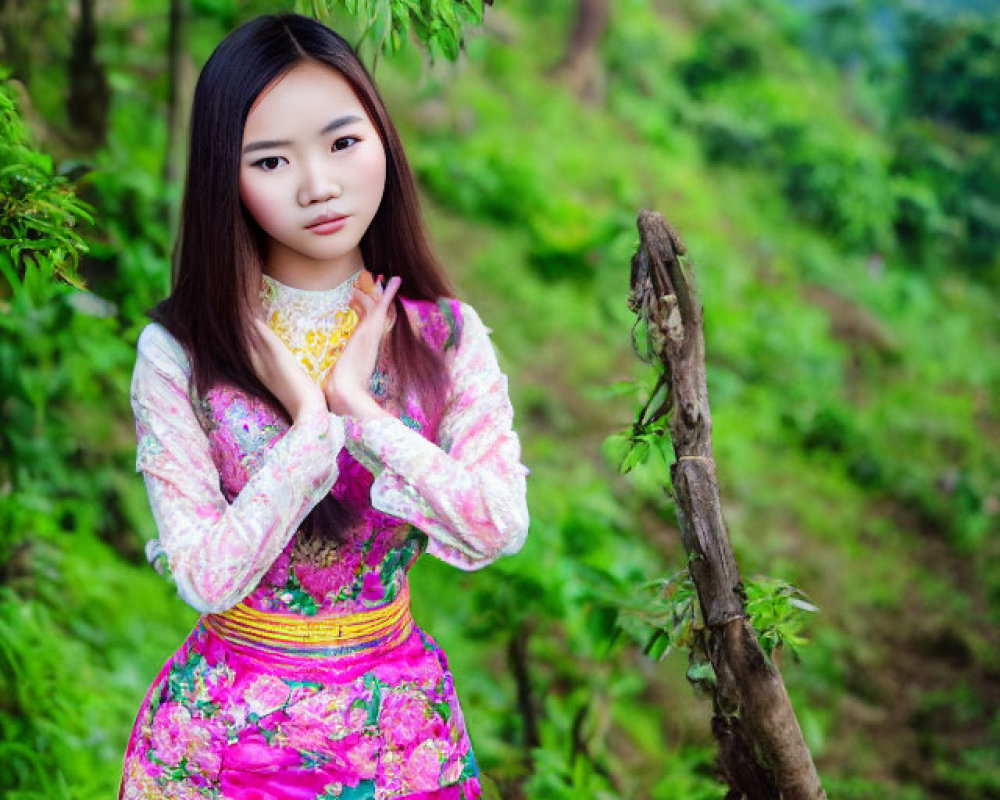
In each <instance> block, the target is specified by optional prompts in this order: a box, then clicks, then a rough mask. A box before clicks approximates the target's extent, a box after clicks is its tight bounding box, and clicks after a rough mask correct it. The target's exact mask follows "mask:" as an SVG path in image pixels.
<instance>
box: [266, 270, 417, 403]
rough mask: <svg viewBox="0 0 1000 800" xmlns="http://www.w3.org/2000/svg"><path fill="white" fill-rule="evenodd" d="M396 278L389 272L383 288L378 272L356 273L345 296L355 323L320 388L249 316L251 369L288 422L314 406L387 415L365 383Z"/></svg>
mask: <svg viewBox="0 0 1000 800" xmlns="http://www.w3.org/2000/svg"><path fill="white" fill-rule="evenodd" d="M401 282H402V281H401V279H400V278H399V277H398V276H395V277H393V278H390V279H389V282H388V283H387V284H386V285H384V286H383V284H382V283H381V276H379V281H378V282H375V281H372V279H371V274H370V273H368V272H367V270H365V271H363V272H362V273H361V277H360V278H359V280H358V281H357V283H356V284H355V286H354V293H353V294H352V295H351V300H350V306H351V308H353V309H354V310H355V312H357V314H358V324H357V325H356V326H355V328H354V331H353V332H352V333H351V337H350V338H349V339H348V340H347V344H346V346H345V347H344V350H343V352H342V353H341V354H340V358H339V359H338V360H337V363H336V365H335V366H334V368H333V369H332V370H331V371H330V373H329V374H328V375H327V376H326V379H325V380H324V381H323V384H322V386H320V385H317V384H316V383H315V382H314V381H313V379H312V378H310V377H309V374H308V373H307V372H306V371H305V370H304V369H303V368H302V365H301V364H299V362H298V360H297V359H296V358H295V356H294V355H292V353H291V351H290V350H289V349H288V348H287V347H286V346H285V344H284V342H282V341H281V339H279V338H278V336H277V334H275V333H274V331H272V330H271V329H270V328H269V327H268V326H267V323H265V322H264V321H263V320H262V319H259V318H255V319H254V321H253V324H254V327H255V330H256V333H257V338H258V341H257V342H256V343H255V344H254V346H252V347H251V348H250V360H251V362H252V364H253V368H254V371H255V372H256V373H257V377H259V378H260V380H261V382H262V383H263V384H264V385H265V386H266V387H267V388H268V389H270V391H271V392H272V394H274V396H275V397H276V398H278V401H279V402H280V403H281V404H282V405H283V406H284V407H285V410H286V411H287V412H288V414H289V415H290V416H291V418H292V421H293V422H295V420H297V419H298V418H299V417H300V416H302V415H303V414H308V413H311V412H313V411H315V410H319V409H327V410H329V411H332V412H333V413H334V414H353V415H356V416H358V417H361V418H365V417H373V416H379V415H384V414H386V413H387V412H386V411H384V410H383V409H382V408H381V406H379V405H378V403H376V402H375V399H374V398H373V397H372V396H371V395H370V394H369V393H368V384H369V382H370V381H371V376H372V372H373V371H374V369H375V364H376V362H377V361H378V355H379V350H380V348H381V346H382V342H383V339H384V338H385V336H386V334H387V333H388V332H389V330H391V328H392V324H393V322H394V321H395V314H394V309H392V298H393V297H394V296H395V294H396V291H397V290H398V289H399V285H400V283H401Z"/></svg>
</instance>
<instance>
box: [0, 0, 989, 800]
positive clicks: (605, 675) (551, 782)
mask: <svg viewBox="0 0 1000 800" xmlns="http://www.w3.org/2000/svg"><path fill="white" fill-rule="evenodd" d="M324 2H325V0H324ZM182 5H185V6H186V8H187V18H186V22H185V26H184V28H183V35H182V37H181V38H180V39H179V40H177V42H176V47H175V51H174V52H175V54H176V59H175V60H174V61H173V62H171V60H170V58H169V56H168V54H169V53H170V46H169V44H170V43H169V30H170V26H169V13H168V12H169V7H170V3H169V2H168V0H148V1H147V0H144V1H143V2H140V1H139V0H102V1H101V2H95V1H94V0H80V2H69V1H68V0H67V2H60V1H58V0H39V1H38V2H28V0H6V2H4V3H0V47H2V49H0V68H2V70H3V71H4V73H5V79H4V80H3V81H2V82H0V243H2V251H0V764H2V768H0V793H2V794H3V796H4V797H8V798H11V799H12V800H14V799H15V798H16V799H22V798H23V799H25V800H26V799H27V798H64V797H65V798H95V797H109V796H112V794H113V793H114V792H115V790H116V787H117V783H118V779H119V774H120V772H119V771H120V767H121V760H122V757H123V754H124V750H125V745H126V742H127V738H128V733H129V730H130V728H131V725H132V722H133V719H134V715H135V713H136V711H137V710H138V707H139V703H140V701H141V698H142V696H143V694H144V692H145V690H146V688H147V687H148V685H149V683H150V682H151V681H152V679H153V677H154V676H155V675H156V673H157V671H158V670H159V668H160V666H161V665H162V664H163V662H164V661H165V660H166V659H167V658H168V657H169V656H170V654H171V653H172V652H173V651H174V649H175V648H176V647H177V646H178V645H179V644H180V642H181V641H182V639H183V638H184V636H185V635H186V634H187V632H188V631H189V630H190V628H191V626H192V625H193V623H194V621H195V619H196V614H195V612H193V611H192V610H191V609H190V608H188V607H186V606H185V605H184V604H183V603H181V601H180V600H179V599H178V598H177V596H176V594H175V592H174V589H173V587H172V586H171V585H170V584H168V583H167V582H165V581H163V580H162V579H161V578H160V577H159V576H158V575H157V574H156V573H154V571H153V570H152V569H151V568H150V567H149V566H148V565H147V564H146V563H145V561H144V558H143V556H142V549H143V543H144V542H145V540H147V539H149V538H151V537H153V536H155V529H154V526H153V523H152V519H151V516H150V512H149V508H148V504H147V500H146V496H145V491H144V488H143V485H142V482H141V478H140V477H139V476H138V475H136V474H135V473H134V471H133V467H134V457H135V449H134V448H135V441H134V431H133V422H132V417H131V412H130V409H129V401H128V387H129V380H130V375H131V368H132V364H133V361H134V353H135V350H134V348H135V339H136V336H137V334H138V332H139V330H140V329H141V328H142V326H143V325H144V324H145V317H144V312H145V311H146V310H147V309H148V308H150V307H151V306H152V305H153V304H154V303H155V302H157V301H158V300H159V299H161V298H162V297H163V296H165V294H166V292H167V290H168V286H169V250H170V245H171V238H172V226H173V224H174V222H173V220H174V219H175V216H176V207H177V200H178V197H179V181H178V177H177V176H179V175H182V173H183V147H184V141H183V138H184V135H183V130H184V124H185V119H184V116H183V115H184V114H185V113H186V106H187V104H189V102H190V93H191V89H192V86H193V82H194V80H195V78H196V76H197V72H198V69H199V68H200V65H201V64H202V63H203V62H204V60H205V58H206V57H207V56H208V54H209V53H210V52H211V50H212V48H213V47H214V46H215V44H216V43H217V42H218V41H219V40H220V39H221V38H222V37H223V36H224V35H225V34H226V33H227V32H228V31H230V30H232V28H233V27H234V26H236V25H237V24H239V22H241V21H242V20H244V19H247V18H250V17H252V16H255V15H256V14H258V13H264V12H273V11H276V10H293V9H294V10H301V11H307V12H310V13H312V12H313V11H314V9H313V4H312V3H310V4H308V7H306V6H302V5H300V6H299V7H298V8H297V9H296V7H295V6H294V5H293V4H292V3H286V4H282V3H281V2H262V1H260V0H190V2H188V3H185V4H182ZM334 5H338V7H337V8H334V9H333V10H330V11H328V10H326V9H325V5H324V4H323V2H317V3H316V9H315V10H317V11H319V12H321V13H322V18H323V19H324V20H325V21H327V22H328V23H329V24H331V26H332V27H334V28H335V29H337V30H338V31H340V32H342V33H343V34H344V35H345V36H346V37H347V38H348V39H349V40H351V41H357V40H358V39H359V37H360V36H361V32H362V27H363V26H362V25H361V23H360V22H359V20H358V19H357V18H356V17H354V16H352V15H351V14H349V13H348V12H347V11H346V10H344V9H342V8H339V4H334ZM349 5H354V6H358V5H359V4H358V3H357V2H355V3H353V4H349ZM360 5H362V6H365V7H367V6H372V7H376V8H392V7H396V8H398V7H400V6H403V5H405V4H404V3H401V2H398V0H397V1H396V2H391V3H390V0H372V2H371V3H368V2H366V3H362V4H360ZM591 7H593V8H596V9H597V10H598V11H600V10H601V8H602V7H603V8H604V10H605V11H606V16H605V17H603V18H602V17H601V15H600V14H599V15H598V25H597V26H596V28H594V29H593V33H592V35H591V36H588V35H585V34H584V35H574V31H576V32H577V33H578V34H579V33H581V32H583V31H584V29H582V28H579V27H577V21H578V17H579V15H580V13H581V11H583V10H586V9H587V8H591ZM465 37H466V41H465V51H464V52H463V53H462V54H461V55H460V56H459V58H458V59H457V61H454V62H452V61H449V60H448V59H446V58H444V57H443V55H444V54H446V52H447V49H448V40H447V37H446V36H444V35H442V36H441V38H440V39H439V40H438V41H436V42H432V44H431V45H430V47H431V49H430V51H428V50H427V49H426V47H425V46H424V45H422V44H420V43H418V42H417V41H416V40H415V39H414V41H411V42H410V43H409V44H408V45H406V46H403V47H401V49H399V50H398V51H397V52H395V53H390V54H382V55H379V56H378V59H377V63H376V64H375V77H376V79H377V80H378V82H379V84H380V85H381V87H382V89H383V92H384V95H385V97H386V100H387V102H388V105H389V108H390V111H391V113H392V114H393V117H394V119H395V121H396V123H397V125H398V126H399V128H400V130H401V133H402V135H403V137H404V142H405V144H406V147H407V151H408V155H409V158H410V160H411V163H412V164H413V166H414V169H415V171H416V173H417V175H418V178H419V182H420V185H421V188H422V192H423V201H424V208H425V212H426V216H427V219H428V223H429V226H430V228H431V231H432V234H433V238H434V241H435V243H436V245H437V247H438V249H439V251H440V252H441V254H442V256H443V259H444V262H445V263H446V265H447V266H448V269H449V270H450V274H451V276H452V277H453V279H454V281H455V283H456V285H457V287H458V288H459V292H460V295H461V296H462V297H463V299H466V300H468V301H469V302H471V303H472V304H473V305H475V306H476V307H477V309H478V310H479V312H480V314H481V316H482V317H483V319H484V320H485V321H486V323H487V325H489V326H490V327H491V328H492V329H493V332H494V333H493V338H494V342H495V344H496V346H497V349H498V352H499V356H500V360H501V365H502V367H503V368H504V369H505V370H506V371H507V373H508V374H509V376H510V382H511V391H512V396H513V399H514V403H515V408H516V411H517V416H516V420H515V424H516V427H517V429H518V431H519V432H520V434H521V437H522V442H523V447H524V460H525V462H526V464H527V465H528V466H529V467H530V468H531V469H532V475H531V477H530V479H529V504H530V507H531V511H532V526H531V532H530V535H529V538H528V541H527V544H526V545H525V548H524V550H523V551H522V552H521V553H520V554H519V555H517V556H515V557H513V558H507V559H503V560H502V561H500V562H498V563H496V564H494V565H492V566H491V567H490V568H488V569H486V570H484V571H482V572H477V573H470V574H466V573H462V572H460V571H458V570H455V569H451V568H449V567H447V566H446V565H444V564H442V563H440V562H437V561H435V560H434V559H432V558H430V557H425V558H424V559H422V560H421V562H420V563H419V564H418V565H417V566H416V567H415V568H414V570H413V573H412V579H413V595H414V601H413V602H414V615H415V617H416V619H417V621H418V622H419V623H420V624H421V625H422V626H423V627H425V628H426V629H427V630H429V631H430V632H431V633H432V634H433V635H434V636H435V637H436V638H437V639H438V640H439V641H440V642H441V644H442V645H443V646H444V648H445V650H446V651H447V652H448V654H449V658H450V663H451V666H452V668H453V670H454V674H455V680H456V685H457V687H458V691H459V695H460V697H461V699H462V703H463V707H464V709H465V712H466V716H467V717H468V720H469V725H470V731H471V735H472V740H473V744H474V747H475V750H476V754H477V758H478V760H479V762H480V766H481V767H482V768H483V770H484V771H485V772H486V774H487V775H488V776H489V777H490V778H492V779H493V780H494V781H495V782H496V784H497V785H498V786H499V788H500V790H501V792H502V794H503V796H504V797H505V798H511V799H516V798H541V800H547V799H548V798H619V797H622V798H633V797H634V798H657V799H662V800H673V798H682V797H683V798H686V800H700V799H701V798H705V799H706V800H707V799H708V798H719V799H720V800H721V798H723V797H724V796H725V789H724V787H723V785H722V784H721V783H720V782H719V781H718V780H717V778H716V777H714V775H713V767H712V761H713V753H714V745H713V741H712V738H711V734H710V729H709V718H710V714H711V708H710V705H709V702H708V700H707V699H705V698H704V697H702V696H699V695H698V694H697V693H696V692H695V691H694V690H693V688H692V687H691V686H690V685H689V684H688V682H687V681H686V679H685V673H686V671H687V669H688V663H687V658H686V655H685V651H684V649H683V647H682V648H679V649H676V650H673V652H667V653H664V652H663V647H662V646H660V647H658V648H654V649H653V650H651V651H650V652H644V648H643V643H644V642H646V641H647V639H648V635H649V614H646V613H645V611H648V610H649V608H651V607H652V606H651V603H652V602H653V601H651V600H650V599H649V597H648V591H647V593H646V594H643V589H644V587H645V589H646V590H648V588H649V582H651V581H658V580H663V579H666V578H669V577H670V576H671V575H675V574H676V573H677V572H678V571H679V570H681V569H682V568H683V566H684V563H685V558H684V552H683V548H682V546H681V543H680V538H679V535H678V532H677V525H676V517H675V515H674V511H673V506H672V504H671V502H670V498H669V496H668V495H667V493H666V491H665V487H666V484H667V480H668V473H667V460H669V458H670V456H669V449H668V450H667V453H668V455H667V457H666V458H664V457H662V454H661V451H660V450H658V449H657V448H655V447H654V448H650V449H649V452H648V453H646V455H647V456H648V457H647V458H645V459H644V460H640V463H637V464H636V465H635V466H634V468H633V469H631V471H629V472H628V474H622V472H621V471H620V469H619V467H620V466H621V460H622V457H623V453H624V450H625V447H624V438H625V437H623V435H622V434H621V432H622V431H623V430H624V429H626V428H627V427H628V425H629V424H630V423H631V420H632V417H633V415H634V413H635V410H636V408H637V407H638V404H639V403H640V401H641V400H642V399H643V395H644V392H645V391H646V389H647V387H648V386H649V383H650V379H651V377H652V373H651V371H650V369H649V368H648V367H646V366H644V365H643V364H642V363H640V362H639V360H638V359H637V358H636V357H635V355H634V353H633V351H632V347H631V340H630V336H631V330H632V325H633V322H634V318H633V317H632V315H631V314H630V312H629V311H628V309H627V307H626V299H627V295H628V278H629V261H630V257H631V255H632V253H633V252H634V251H635V248H636V246H637V244H638V235H637V232H636V228H635V215H636V212H637V211H638V210H639V209H640V208H652V209H656V210H658V211H660V212H662V213H663V214H664V215H665V216H666V217H667V218H668V219H669V220H670V221H671V222H672V223H673V224H674V225H675V226H676V228H677V229H678V231H679V232H680V234H681V236H682V237H683V239H684V240H685V242H686V244H687V246H688V249H689V251H690V254H691V257H692V260H693V263H694V268H695V271H696V276H697V280H698V283H699V289H700V292H701V296H702V300H703V302H704V308H705V329H706V343H707V358H708V380H709V390H710V397H711V402H712V411H713V417H714V444H715V455H716V461H717V464H718V469H719V476H720V482H721V486H722V492H723V506H724V511H725V513H726V518H727V522H728V525H729V532H730V535H731V538H732V542H733V546H734V549H735V552H736V557H737V560H738V563H739V565H740V568H741V570H742V572H743V575H744V577H746V578H747V579H748V581H749V580H755V581H758V582H759V584H760V585H775V584H774V582H776V581H787V582H789V583H791V584H793V585H794V586H796V587H798V588H799V589H800V590H802V592H804V593H805V596H806V597H808V599H809V601H810V602H812V603H814V604H815V605H816V606H818V607H819V611H818V612H808V611H803V612H801V613H800V614H799V615H798V616H792V617H788V618H781V617H782V613H783V612H782V613H779V611H780V610H779V611H775V609H773V608H772V609H771V610H770V611H768V610H767V609H764V610H763V611H759V612H758V613H757V615H756V617H755V624H757V625H758V628H759V629H760V630H761V633H762V636H763V635H764V634H765V633H767V634H769V635H774V634H775V633H776V632H777V634H778V635H780V636H781V637H782V638H783V641H784V642H785V643H784V644H783V645H781V646H780V647H778V648H777V649H776V650H775V657H776V659H777V661H778V663H779V665H780V666H781V669H782V673H783V676H784V679H785V682H786V684H787V686H788V688H789V692H790V694H791V697H792V700H793V703H794V705H795V708H796V711H797V714H798V717H799V720H800V722H801V724H802V727H803V730H804V733H805V736H806V739H807V742H808V744H809V746H810V748H811V750H812V753H813V755H814V757H815V760H816V764H817V767H818V769H819V772H820V775H821V778H822V780H823V782H824V785H825V787H826V789H827V791H828V793H829V795H830V797H831V798H901V799H903V800H921V799H922V798H937V797H941V798H962V799H963V800H964V799H968V800H981V799H982V798H998V797H1000V648H998V643H1000V540H998V537H997V533H998V527H1000V526H998V520H1000V454H998V447H1000V402H998V399H997V398H998V394H1000V335H998V334H1000V312H998V304H997V288H998V286H1000V145H998V141H1000V139H998V134H1000V2H986V0H983V2H978V3H977V2H971V1H970V2H947V3H946V2H934V3H930V2H927V3H917V2H904V0H884V1H882V0H859V1H858V2H838V1H837V0H831V1H829V2H823V1H821V0H813V1H812V2H791V1H790V0H745V1H743V2H739V1H738V0H713V2H705V0H654V1H653V2H645V1H643V0H617V2H608V3H604V2H594V3H589V2H586V1H585V0H532V2H528V0H495V3H494V6H493V7H491V8H486V10H485V19H484V22H483V25H482V26H476V25H472V26H470V27H467V28H466V30H465ZM366 41H367V43H368V44H370V43H371V42H372V37H371V36H369V37H367V40H366ZM389 41H390V42H391V41H392V40H391V37H390V39H389ZM402 43H403V42H402V41H401V40H397V44H402ZM368 44H366V45H365V47H366V48H367V49H365V48H363V49H362V52H363V53H364V54H366V60H367V61H368V63H369V64H371V63H372V59H373V56H374V52H375V51H374V49H373V48H371V47H368ZM428 52H430V53H433V54H434V55H435V56H436V57H435V58H434V59H433V63H430V62H429V58H428ZM171 63H173V69H171ZM175 93H176V94H175ZM172 96H173V97H175V98H176V101H175V102H174V104H173V108H175V109H180V111H181V113H180V114H179V115H174V116H171V114H170V113H169V109H170V108H171V99H170V98H171V97H172ZM171 128H172V129H173V130H174V131H175V134H174V135H173V137H171V135H170V130H171ZM178 131H179V132H180V133H179V134H178V133H177V132H178ZM168 153H171V154H172V155H170V156H168ZM74 264H78V267H77V268H76V269H74ZM60 275H61V276H62V277H63V278H65V279H66V280H61V279H60ZM74 275H78V276H79V277H78V278H75V277H74ZM74 283H75V284H76V285H74ZM634 456H635V453H633V459H632V460H635V458H634ZM765 576H769V577H765ZM769 580H771V581H772V583H770V584H768V583H767V582H768V581H769ZM655 585H656V584H654V586H655ZM644 604H645V605H644ZM779 618H780V619H779ZM768 626H770V627H768ZM618 634H623V635H618ZM803 640H805V641H803ZM793 646H794V651H793V650H792V647H793Z"/></svg>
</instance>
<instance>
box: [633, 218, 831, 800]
mask: <svg viewBox="0 0 1000 800" xmlns="http://www.w3.org/2000/svg"><path fill="white" fill-rule="evenodd" d="M638 227H639V234H640V239H641V244H640V247H639V250H638V251H637V252H636V254H635V256H633V258H632V279H631V287H632V291H631V294H630V296H629V308H631V309H632V311H634V312H635V313H636V314H638V315H639V316H640V317H641V318H642V319H644V320H645V322H646V324H647V335H648V339H649V346H650V350H651V351H652V355H654V356H655V357H656V358H657V359H659V360H660V362H661V365H662V368H663V380H664V381H665V382H666V384H667V389H668V391H667V392H666V393H663V397H664V400H663V402H662V404H661V407H660V408H658V409H651V411H650V413H651V415H652V416H653V417H654V418H656V417H659V416H662V415H663V414H666V413H668V412H670V411H672V416H671V417H670V435H671V439H672V440H673V446H674V455H675V457H676V460H675V461H674V463H673V464H672V465H671V468H670V475H671V479H672V482H673V489H674V497H675V503H676V506H675V507H676V509H677V518H678V522H679V525H680V532H681V539H682V541H683V544H684V549H685V551H686V552H687V554H688V559H689V570H690V573H691V578H692V580H693V582H694V585H695V588H696V589H697V592H698V601H699V603H700V606H701V611H702V616H703V617H704V620H705V645H706V650H707V653H708V657H709V660H710V661H711V664H712V667H713V669H714V671H715V675H716V683H715V686H714V688H713V706H714V709H715V716H714V717H713V720H712V732H713V735H714V736H715V738H716V740H717V741H718V744H719V764H720V767H721V769H722V772H723V774H724V776H725V778H726V781H727V782H728V783H729V785H730V787H731V789H732V791H731V792H730V795H729V796H728V798H729V800H738V798H748V800H759V799H761V798H768V799H770V798H775V800H777V798H784V800H820V798H825V797H826V794H825V793H824V791H823V787H822V786H821V785H820V782H819V777H818V775H817V774H816V768H815V766H814V765H813V761H812V756H811V755H810V754H809V750H808V748H807V747H806V744H805V740H804V739H803V738H802V731H801V729H800V728H799V724H798V720H797V719H796V718H795V712H794V711H793V709H792V705H791V701H790V700H789V698H788V693H787V692H786V690H785V684H784V682H783V681H782V679H781V674H780V673H779V671H778V669H777V667H776V666H775V665H774V664H773V663H772V662H771V661H770V659H768V657H767V656H766V655H765V653H764V651H763V650H762V649H761V647H760V643H759V642H758V641H757V637H756V634H755V632H754V630H753V628H752V626H751V625H750V622H749V621H748V620H747V617H746V612H745V608H744V603H745V599H746V598H745V593H744V589H743V584H742V581H741V579H740V574H739V570H738V568H737V566H736V561H735V559H734V558H733V551H732V548H731V547H730V544H729V533H728V531H727V530H726V523H725V520H724V519H723V516H722V504H721V500H720V497H719V485H718V480H717V478H716V474H715V462H714V461H713V459H712V438H711V433H712V417H711V412H710V409H709V404H708V388H707V384H706V381H705V340H704V335H703V331H702V310H701V304H700V302H699V300H698V297H697V292H696V289H695V285H694V280H693V275H692V274H691V272H690V270H689V269H688V268H687V263H686V259H685V260H684V262H682V261H681V260H680V257H682V256H684V255H685V252H686V251H685V248H684V245H683V243H682V242H681V240H680V237H679V236H678V235H677V233H676V232H675V231H674V230H673V229H672V228H671V227H670V225H669V224H668V223H667V222H666V220H664V219H663V217H662V216H660V215H659V214H658V213H656V212H652V211H641V212H639V217H638ZM758 750H759V752H760V754H761V756H762V759H763V763H762V762H761V761H760V760H758V758H757V756H756V753H755V751H758Z"/></svg>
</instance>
